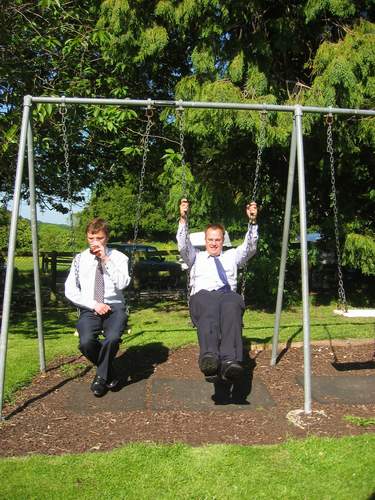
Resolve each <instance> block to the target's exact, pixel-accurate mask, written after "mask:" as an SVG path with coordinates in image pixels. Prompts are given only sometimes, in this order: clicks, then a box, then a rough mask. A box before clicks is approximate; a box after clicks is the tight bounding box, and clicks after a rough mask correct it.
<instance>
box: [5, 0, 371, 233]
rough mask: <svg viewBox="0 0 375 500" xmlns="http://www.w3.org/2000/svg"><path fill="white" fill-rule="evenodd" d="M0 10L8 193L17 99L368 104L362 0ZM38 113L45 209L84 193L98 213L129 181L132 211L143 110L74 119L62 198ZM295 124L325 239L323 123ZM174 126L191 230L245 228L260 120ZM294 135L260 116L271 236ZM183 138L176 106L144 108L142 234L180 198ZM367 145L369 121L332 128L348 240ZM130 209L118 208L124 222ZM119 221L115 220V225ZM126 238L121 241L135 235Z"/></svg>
mask: <svg viewBox="0 0 375 500" xmlns="http://www.w3.org/2000/svg"><path fill="white" fill-rule="evenodd" d="M0 16H1V20H2V25H3V26H5V30H4V32H3V33H2V35H1V37H2V38H1V45H2V48H3V50H2V56H1V57H2V58H3V63H4V64H3V65H2V69H1V70H0V71H1V74H0V78H1V79H2V81H6V82H8V83H7V85H4V86H3V88H2V96H3V99H4V104H5V106H3V113H2V115H1V120H2V122H1V123H2V126H3V127H4V129H5V130H6V133H5V134H4V140H3V143H2V150H3V154H2V157H1V160H0V168H1V172H3V173H4V179H5V180H6V179H8V181H7V183H8V185H7V186H6V188H5V191H6V192H7V193H9V192H11V183H12V182H11V181H12V178H13V175H14V164H15V161H14V160H15V158H14V157H15V153H16V145H15V140H16V137H17V135H18V134H17V132H18V127H19V122H20V116H19V113H20V105H21V97H22V95H24V94H26V93H31V94H34V95H36V94H43V93H47V94H55V95H61V94H65V95H81V96H113V97H127V96H129V97H138V98H147V97H150V96H151V97H155V98H160V99H186V100H208V101H234V102H265V103H279V104H282V103H289V104H295V103H301V104H315V105H324V106H344V107H348V106H354V107H367V108H368V107H372V106H373V103H374V83H373V76H372V75H373V74H374V72H373V69H374V51H373V44H374V24H373V23H372V22H371V21H372V19H373V16H374V5H373V3H372V2H371V1H370V0H361V1H360V2H358V1H356V2H354V1H350V0H345V1H343V2H337V1H334V0H324V1H322V0H309V1H306V2H297V1H296V0H294V1H292V0H288V1H286V2H285V1H283V2H282V1H276V2H267V1H264V0H262V1H257V2H255V1H250V2H240V1H238V0H229V1H227V2H220V1H219V0H181V1H172V0H159V1H153V2H150V1H145V0H137V1H135V0H126V1H125V0H124V1H118V0H105V1H104V2H100V1H99V0H97V1H95V2H91V1H90V2H89V1H88V0H85V1H83V2H67V1H65V2H61V1H58V0H40V1H39V2H36V3H29V2H26V1H21V0H18V1H16V2H10V1H6V2H4V8H3V9H2V11H1V13H0ZM11 21H12V22H11ZM30 61H31V62H30ZM34 113H35V122H34V123H35V136H36V153H37V162H36V166H37V185H38V189H39V198H40V199H41V200H42V201H43V202H45V203H51V204H54V205H55V206H57V207H58V208H60V209H61V210H63V206H62V205H61V203H60V200H66V199H67V198H69V196H70V195H74V196H75V197H76V198H79V193H80V191H81V189H83V188H92V189H93V192H94V199H95V200H96V201H95V203H97V206H98V208H99V207H100V209H101V210H104V206H105V203H109V200H112V199H113V200H117V199H118V196H117V195H116V194H115V191H116V190H117V189H118V190H120V192H121V190H123V189H124V187H123V185H124V183H125V182H130V183H131V184H132V186H127V187H126V196H125V199H128V202H129V204H130V200H133V201H134V196H135V195H136V192H137V186H136V183H137V178H138V172H139V165H140V157H134V155H133V154H132V153H131V151H134V150H136V149H137V148H138V147H139V142H140V141H139V139H140V137H141V135H142V132H143V130H144V125H145V118H144V116H143V110H138V111H134V110H128V109H124V108H116V107H106V108H99V107H90V108H89V107H84V106H77V107H75V108H74V109H71V108H69V109H68V118H67V129H68V130H67V132H68V140H69V141H68V142H69V149H70V153H71V161H70V165H69V167H70V170H71V179H72V185H71V191H72V192H71V193H69V192H68V189H67V185H66V177H67V172H66V168H67V165H66V164H65V163H64V151H63V148H62V137H61V133H60V132H61V126H60V122H61V118H60V116H59V113H58V112H57V110H56V107H53V106H47V105H43V106H39V107H38V108H37V109H35V111H34ZM304 127H305V134H306V135H305V158H306V167H307V169H306V171H307V182H308V189H309V196H308V221H309V223H310V224H311V225H319V226H321V227H322V229H323V230H324V231H326V232H327V233H331V234H332V231H331V227H332V224H331V223H328V222H327V223H325V221H324V220H323V221H322V216H321V215H322V214H326V213H327V212H328V209H329V207H330V204H331V201H330V195H329V185H330V184H329V180H328V177H327V172H328V171H327V169H326V167H325V166H324V163H325V160H326V158H325V147H324V145H323V143H324V139H323V138H324V135H325V130H324V124H323V119H322V117H321V116H319V115H306V116H305V117H304ZM184 130H185V148H186V152H187V154H186V158H185V160H186V162H187V163H188V165H189V169H190V174H191V179H193V180H194V188H193V189H192V195H194V196H195V198H196V201H198V202H199V203H200V202H201V203H200V205H195V206H199V207H200V208H199V210H200V212H199V218H198V219H197V224H198V223H201V222H203V221H204V220H209V219H215V220H219V219H221V220H223V221H224V222H225V223H226V224H228V225H229V227H230V228H231V229H233V230H234V231H240V230H241V229H242V222H241V221H242V210H243V204H244V202H245V200H246V199H248V197H249V195H250V193H251V187H252V182H253V173H254V164H255V161H256V157H257V149H258V144H257V143H258V142H259V136H260V130H261V119H260V116H259V114H258V113H247V112H238V111H233V110H227V111H223V110H210V111H207V110H197V109H189V110H186V112H185V127H184ZM290 132H291V116H290V115H289V114H288V115H287V114H283V113H279V114H276V113H269V114H268V117H267V125H266V148H265V151H264V154H263V160H264V161H263V165H262V171H261V175H262V176H261V183H260V193H261V198H260V199H261V202H262V205H263V220H264V221H265V223H266V231H269V233H270V238H271V240H272V241H278V239H279V236H280V233H281V226H282V224H281V223H282V211H283V206H284V201H283V200H284V197H285V186H286V176H287V158H288V150H289V138H290ZM178 136H179V130H178V121H177V120H176V112H175V110H173V109H167V108H166V109H163V110H162V111H161V112H160V113H159V112H158V113H157V114H156V113H155V114H154V126H153V130H152V138H151V139H152V140H151V145H150V158H149V165H148V175H147V181H146V188H147V189H146V191H147V196H146V198H145V207H149V208H150V209H149V210H148V211H145V213H144V214H146V213H149V214H150V216H148V215H147V217H146V216H144V217H143V218H142V230H143V231H144V232H145V233H147V234H150V231H161V232H165V231H166V230H167V231H171V228H172V220H171V219H169V217H171V216H170V215H168V214H166V210H165V208H163V207H164V205H165V200H167V201H168V204H169V205H168V207H169V210H170V208H171V207H172V206H173V204H174V200H175V198H176V192H177V191H178V189H177V186H178V176H177V174H176V175H172V176H171V175H170V172H171V170H170V166H168V165H167V161H166V158H165V155H167V157H169V158H172V157H173V155H177V154H178V152H179V146H178V142H179V141H178ZM373 143H374V120H373V119H355V120H353V119H348V118H344V119H342V120H337V124H335V145H336V163H337V185H338V195H339V197H340V198H341V193H346V192H348V191H349V189H354V194H353V198H352V199H351V200H349V201H348V200H346V203H345V204H341V207H342V208H341V212H340V215H341V216H342V219H343V221H345V224H344V232H346V231H349V229H350V230H352V229H353V224H354V225H355V232H362V233H363V232H366V234H368V235H369V237H370V238H371V237H373V234H374V228H373V222H372V219H371V218H370V217H369V215H370V214H371V213H373V196H371V193H370V191H369V186H370V185H371V180H372V178H371V171H370V162H371V158H372V150H373ZM167 150H173V152H171V151H169V152H168V151H167ZM174 165H178V162H177V163H176V162H175V163H174ZM168 169H169V170H168ZM172 170H173V168H172ZM168 172H169V173H168ZM173 172H174V170H173ZM348 172H350V176H348ZM109 192H110V193H111V194H108V193H109ZM25 196H27V188H26V187H25ZM357 199H360V200H361V203H360V204H358V203H357V201H356V200H357ZM100 200H103V202H102V201H100ZM105 200H107V201H105ZM217 200H220V203H217ZM116 203H117V205H116V206H117V207H119V206H120V203H119V202H117V201H116ZM116 203H115V204H116ZM131 208H132V207H131V206H129V205H125V206H124V210H126V216H128V217H129V215H130V219H131V213H132V212H131ZM124 218H125V215H124V212H122V214H119V215H118V216H117V218H115V219H114V222H115V223H116V224H120V220H121V221H122V220H124ZM267 224H268V226H267ZM349 226H351V227H349ZM122 230H123V231H124V234H126V235H129V230H130V227H129V226H126V227H124V228H123V229H122ZM293 231H294V232H296V231H297V228H296V227H294V228H293Z"/></svg>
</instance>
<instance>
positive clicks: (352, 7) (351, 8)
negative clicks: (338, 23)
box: [305, 0, 357, 21]
mask: <svg viewBox="0 0 375 500" xmlns="http://www.w3.org/2000/svg"><path fill="white" fill-rule="evenodd" d="M356 3H357V2H353V1H352V0H308V2H307V3H306V6H305V14H306V19H307V21H311V20H313V19H316V18H317V17H318V15H319V14H324V13H325V12H329V13H331V14H332V15H334V16H337V17H350V16H353V15H354V14H355V11H356Z"/></svg>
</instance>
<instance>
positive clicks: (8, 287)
mask: <svg viewBox="0 0 375 500" xmlns="http://www.w3.org/2000/svg"><path fill="white" fill-rule="evenodd" d="M37 103H50V104H66V105H74V104H85V105H112V106H113V105H114V106H125V107H145V106H146V107H147V106H152V107H169V108H173V107H174V108H178V107H182V108H196V109H198V108H200V109H231V110H244V111H275V112H286V113H291V114H292V115H293V131H292V137H291V147H290V157H289V174H288V183H287V194H286V203H285V217H284V229H283V240H282V251H281V262H280V272H279V286H278V293H277V303H276V319H275V327H274V339H273V345H272V352H273V354H272V359H273V361H274V362H276V354H277V345H278V333H279V325H280V316H281V308H282V297H283V288H284V278H285V266H286V259H287V249H288V239H289V227H290V216H291V206H292V191H293V181H294V173H295V164H296V160H297V171H298V201H299V214H300V235H301V241H300V245H301V278H302V306H303V307H302V309H303V339H304V411H305V413H306V414H310V413H311V412H312V409H311V359H310V357H311V355H310V312H309V280H308V257H307V222H306V188H305V166H304V151H303V123H302V118H303V114H304V113H320V114H329V113H332V114H349V115H357V116H375V111H374V110H365V109H348V108H330V107H329V108H324V107H316V106H301V105H299V104H296V105H276V104H275V105H273V104H246V103H227V102H225V103H224V102H198V101H181V100H180V101H164V100H152V99H147V100H144V99H109V98H81V97H45V96H41V97H33V96H30V95H27V96H25V97H24V102H23V114H22V123H21V133H20V141H19V149H18V157H17V168H16V177H15V184H14V197H13V211H12V217H11V225H10V233H9V245H8V260H7V271H6V278H5V287H4V301H3V313H2V324H1V337H0V419H1V418H3V417H2V407H3V396H4V378H5V364H6V353H7V343H8V329H9V317H10V306H11V294H12V286H13V275H14V259H15V250H16V236H17V221H18V214H19V208H20V199H21V186H22V178H23V168H24V159H25V153H26V149H27V159H28V171H29V186H30V220H31V234H32V249H33V264H34V285H35V305H36V313H37V314H36V316H37V330H38V344H39V360H40V369H41V371H45V368H46V367H45V356H44V336H43V324H42V306H41V293H40V274H39V248H38V231H37V213H36V199H35V198H36V197H35V177H34V153H33V133H32V124H31V108H32V106H33V105H34V104H37Z"/></svg>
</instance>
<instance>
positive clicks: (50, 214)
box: [8, 200, 83, 226]
mask: <svg viewBox="0 0 375 500" xmlns="http://www.w3.org/2000/svg"><path fill="white" fill-rule="evenodd" d="M82 208H83V207H82V204H80V205H73V213H77V212H81V211H82ZM8 210H12V203H11V202H10V203H9V204H8ZM20 216H21V217H24V218H26V219H30V207H29V205H28V204H27V203H26V202H25V201H24V200H22V201H21V203H20ZM37 219H38V222H49V223H51V224H66V225H68V226H69V225H70V217H69V214H61V213H60V212H56V211H55V210H44V211H43V212H42V211H41V209H40V207H39V206H37Z"/></svg>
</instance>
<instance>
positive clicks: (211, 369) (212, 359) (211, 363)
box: [199, 353, 219, 378]
mask: <svg viewBox="0 0 375 500" xmlns="http://www.w3.org/2000/svg"><path fill="white" fill-rule="evenodd" d="M199 368H200V370H201V372H202V373H203V374H204V375H205V376H206V378H207V377H212V376H215V375H217V371H218V368H219V360H218V359H217V356H215V355H214V354H211V353H207V354H205V355H204V356H202V357H201V359H200V361H199Z"/></svg>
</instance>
